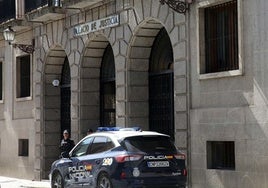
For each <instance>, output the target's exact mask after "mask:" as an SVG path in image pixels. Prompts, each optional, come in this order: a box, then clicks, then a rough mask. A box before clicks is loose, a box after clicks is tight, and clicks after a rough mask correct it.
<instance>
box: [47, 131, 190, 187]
mask: <svg viewBox="0 0 268 188" xmlns="http://www.w3.org/2000/svg"><path fill="white" fill-rule="evenodd" d="M186 179H187V171H186V166H185V155H184V154H183V153H181V152H179V151H178V150H177V149H176V147H175V146H174V144H173V143H172V142H171V141H170V138H169V136H168V135H165V134H160V133H157V132H151V131H140V130H138V129H135V130H134V129H132V128H125V129H120V128H100V129H99V132H95V133H93V134H91V135H88V136H86V137H85V138H83V139H82V140H81V141H80V142H79V143H78V144H77V145H76V146H75V147H74V148H73V149H72V150H71V151H70V153H69V156H68V157H67V158H61V159H59V160H57V161H55V162H54V163H53V164H52V166H51V173H50V180H51V187H52V188H68V187H89V188H147V187H148V188H149V187H154V188H155V187H157V188H160V187H161V188H162V187H165V188H172V187H174V188H175V187H179V188H184V187H186Z"/></svg>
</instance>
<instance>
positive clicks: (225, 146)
mask: <svg viewBox="0 0 268 188" xmlns="http://www.w3.org/2000/svg"><path fill="white" fill-rule="evenodd" d="M207 168H208V169H223V170H235V145H234V142H233V141H208V142H207Z"/></svg>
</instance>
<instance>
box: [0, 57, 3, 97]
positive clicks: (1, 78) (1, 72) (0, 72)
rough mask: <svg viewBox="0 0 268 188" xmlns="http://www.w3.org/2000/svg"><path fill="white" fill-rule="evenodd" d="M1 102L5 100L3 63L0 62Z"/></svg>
mask: <svg viewBox="0 0 268 188" xmlns="http://www.w3.org/2000/svg"><path fill="white" fill-rule="evenodd" d="M0 100H3V63H2V62H0Z"/></svg>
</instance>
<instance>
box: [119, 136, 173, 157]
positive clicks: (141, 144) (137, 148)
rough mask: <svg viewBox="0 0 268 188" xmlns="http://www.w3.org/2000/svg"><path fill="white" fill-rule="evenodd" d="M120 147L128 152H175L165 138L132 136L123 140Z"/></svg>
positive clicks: (167, 138) (171, 144) (168, 140)
mask: <svg viewBox="0 0 268 188" xmlns="http://www.w3.org/2000/svg"><path fill="white" fill-rule="evenodd" d="M121 145H122V146H123V147H125V148H126V150H127V151H130V152H146V153H148V152H155V151H159V152H171V153H174V152H176V147H175V146H174V144H173V143H172V142H171V141H170V139H169V137H166V136H134V137H128V138H125V139H124V140H123V141H122V142H121Z"/></svg>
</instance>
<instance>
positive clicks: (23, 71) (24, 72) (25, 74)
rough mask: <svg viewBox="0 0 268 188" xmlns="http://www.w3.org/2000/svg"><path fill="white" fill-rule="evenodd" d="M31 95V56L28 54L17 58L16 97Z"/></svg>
mask: <svg viewBox="0 0 268 188" xmlns="http://www.w3.org/2000/svg"><path fill="white" fill-rule="evenodd" d="M30 95H31V58H30V55H27V56H22V57H18V58H17V97H18V98H21V97H29V96H30Z"/></svg>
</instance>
